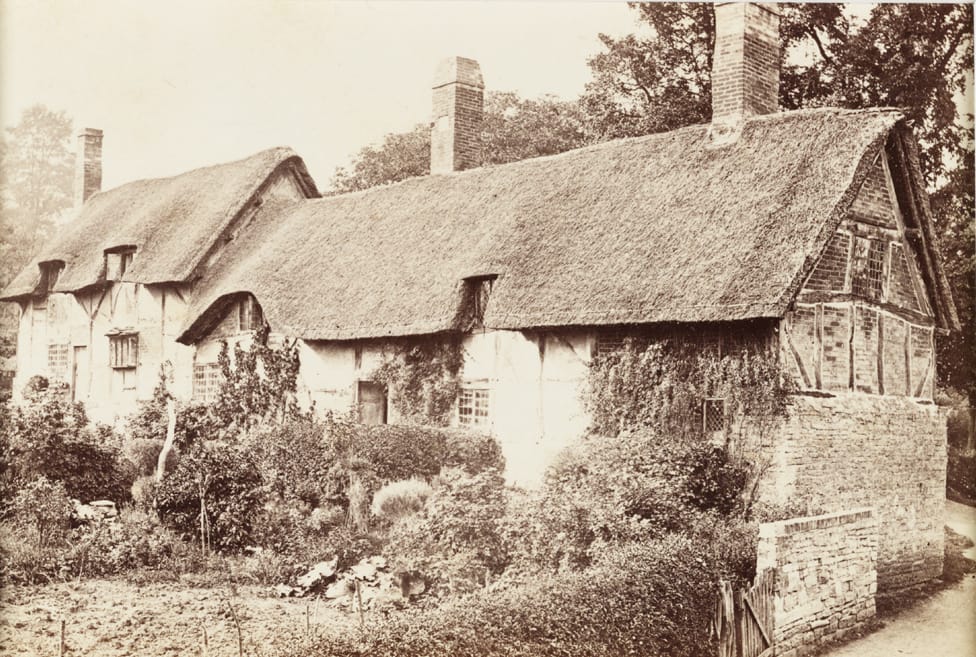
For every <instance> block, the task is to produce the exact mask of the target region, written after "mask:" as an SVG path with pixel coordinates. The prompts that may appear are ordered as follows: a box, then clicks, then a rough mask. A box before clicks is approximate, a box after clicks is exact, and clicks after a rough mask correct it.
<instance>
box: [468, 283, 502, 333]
mask: <svg viewBox="0 0 976 657" xmlns="http://www.w3.org/2000/svg"><path fill="white" fill-rule="evenodd" d="M496 278H498V275H497V274H489V275H484V276H470V277H468V278H465V279H464V285H465V287H466V288H467V289H466V294H465V297H466V299H467V303H468V308H469V309H470V318H471V322H470V327H469V328H481V327H483V326H484V325H485V311H486V310H487V309H488V300H489V298H490V297H491V290H492V288H493V287H494V285H495V279H496Z"/></svg>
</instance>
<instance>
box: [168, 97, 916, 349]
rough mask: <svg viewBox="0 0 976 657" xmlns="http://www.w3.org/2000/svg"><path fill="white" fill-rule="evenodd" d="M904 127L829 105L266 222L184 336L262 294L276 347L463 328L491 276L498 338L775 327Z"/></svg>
mask: <svg viewBox="0 0 976 657" xmlns="http://www.w3.org/2000/svg"><path fill="white" fill-rule="evenodd" d="M900 120H901V114H900V113H899V112H897V111H895V110H888V109H878V110H862V111H850V110H836V109H818V110H804V111H798V112H789V113H780V114H773V115H768V116H762V117H756V118H753V119H750V120H749V121H748V122H747V123H746V124H745V127H744V128H743V132H742V135H741V137H740V138H739V140H738V141H737V142H735V143H733V144H731V145H726V146H724V147H721V148H714V147H712V146H711V145H710V140H709V138H708V135H707V126H693V127H689V128H684V129H681V130H676V131H674V132H670V133H666V134H658V135H651V136H648V137H640V138H633V139H625V140H618V141H613V142H608V143H604V144H599V145H596V146H592V147H588V148H583V149H579V150H575V151H570V152H567V153H563V154H561V155H556V156H552V157H545V158H538V159H532V160H525V161H522V162H516V163H512V164H508V165H503V166H495V167H486V168H481V169H475V170H470V171H466V172H463V173H456V174H447V175H433V176H427V177H423V178H414V179H411V180H407V181H404V182H401V183H398V184H395V185H390V186H386V187H382V188H377V189H372V190H367V191H365V192H358V193H353V194H347V195H342V196H335V197H331V198H324V199H319V200H314V201H307V202H304V203H300V204H297V205H293V206H289V207H287V208H283V209H277V210H273V211H270V210H269V211H266V212H263V213H262V214H260V215H259V216H258V218H257V219H256V220H255V221H254V223H253V224H252V226H251V228H250V229H249V230H248V231H246V234H244V235H242V236H240V238H239V239H237V240H235V242H234V243H232V244H231V245H230V246H229V251H228V252H227V254H226V255H225V256H224V257H222V258H221V260H220V262H219V263H218V264H217V266H216V268H215V269H214V270H213V271H212V272H211V273H210V274H208V276H207V277H206V278H205V279H204V280H202V281H201V286H200V288H198V290H197V291H196V292H195V301H194V304H193V307H192V308H191V312H190V315H189V317H190V322H189V323H188V325H187V327H186V328H187V330H186V331H185V332H184V334H183V335H182V336H181V338H180V339H181V340H183V341H185V342H192V341H193V340H196V339H199V337H201V336H202V335H204V334H205V333H206V331H207V330H209V326H210V325H211V323H212V321H213V318H214V317H215V315H216V314H218V313H217V312H216V311H217V310H218V309H219V308H220V306H221V305H222V304H224V303H226V300H227V299H229V298H231V297H232V295H234V294H237V293H241V292H251V293H253V294H254V295H255V296H256V297H257V299H258V301H259V302H260V303H261V305H262V307H263V309H264V313H265V316H266V317H267V319H268V321H269V322H270V324H271V326H272V327H273V329H274V330H275V331H280V332H282V333H286V334H289V335H294V336H298V337H302V338H305V339H321V340H343V339H358V338H370V337H381V336H394V335H409V334H420V333H432V332H439V331H449V330H457V329H460V328H462V327H461V326H460V318H461V303H462V297H463V279H464V278H466V277H470V276H476V275H486V274H492V275H497V276H498V278H497V280H496V281H495V284H494V289H493V292H492V294H491V299H490V302H489V304H488V309H487V314H486V316H485V325H486V326H488V327H493V328H509V329H526V328H533V327H551V326H567V325H599V324H626V323H649V322H704V321H726V320H740V319H751V318H760V317H780V316H782V315H783V313H784V312H785V311H786V309H787V307H788V305H789V304H790V303H791V301H792V300H793V298H794V297H795V295H796V293H797V292H798V290H799V287H800V285H801V284H802V282H803V280H804V279H805V277H806V276H807V274H808V273H809V271H810V268H811V267H812V265H813V263H814V262H815V261H816V259H817V258H818V257H819V255H820V253H821V252H822V250H823V249H824V247H825V245H826V243H827V240H828V238H829V237H830V235H831V234H832V233H833V231H834V230H835V229H836V227H837V226H838V224H839V223H840V221H841V218H842V216H843V215H844V213H845V212H846V211H847V209H848V208H849V206H850V204H851V202H852V201H853V198H854V196H855V194H856V191H857V189H858V188H859V186H860V184H861V182H862V181H863V180H864V178H865V176H866V175H867V172H868V169H869V168H870V165H871V163H872V162H873V160H874V157H875V156H876V155H877V153H878V151H879V149H881V148H883V147H884V145H885V142H886V140H887V138H888V136H889V134H890V132H891V131H892V129H893V128H894V127H895V126H896V124H897V123H898V122H899V121H900Z"/></svg>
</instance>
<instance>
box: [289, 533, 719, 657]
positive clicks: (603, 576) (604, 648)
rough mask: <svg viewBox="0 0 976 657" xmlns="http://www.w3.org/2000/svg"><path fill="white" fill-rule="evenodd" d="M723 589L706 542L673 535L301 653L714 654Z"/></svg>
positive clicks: (461, 656) (457, 656)
mask: <svg viewBox="0 0 976 657" xmlns="http://www.w3.org/2000/svg"><path fill="white" fill-rule="evenodd" d="M714 595H715V586H714V584H713V579H712V574H711V573H710V572H709V570H708V568H707V567H706V559H705V558H704V556H703V554H702V552H701V549H700V548H699V547H698V546H696V544H694V543H692V542H691V541H689V540H688V539H686V538H682V537H679V536H671V537H667V538H665V539H662V540H659V541H653V542H649V543H644V544H627V545H623V546H619V547H616V548H614V549H612V550H607V551H605V552H603V553H602V554H600V555H599V557H598V559H597V560H596V563H595V565H594V566H593V567H591V568H589V569H587V570H585V571H582V572H567V573H561V574H558V575H548V576H542V577H538V578H536V579H533V580H532V581H527V582H516V583H507V584H506V583H505V582H499V583H497V584H496V585H495V586H493V587H492V588H491V589H488V590H483V591H479V592H477V593H475V594H471V595H469V596H466V597H463V598H460V599H458V600H456V601H452V602H448V603H445V604H444V605H442V606H441V607H439V608H436V609H429V610H414V611H408V612H405V613H403V614H400V615H398V616H394V617H390V618H388V619H383V620H382V621H374V622H373V623H372V624H370V625H368V626H367V628H366V630H365V631H364V632H363V633H362V635H361V637H360V636H359V635H354V634H352V633H348V634H345V635H338V636H335V637H330V638H328V639H326V640H323V641H322V642H321V643H320V644H318V645H313V646H311V647H309V648H307V649H305V650H298V651H296V652H295V653H294V654H296V655H319V654H328V655H333V656H334V657H345V656H350V657H351V656H353V655H356V656H360V655H367V656H373V655H375V656H380V655H383V656H401V657H413V656H418V657H419V656H421V655H424V656H426V655H452V656H454V657H469V656H470V657H475V656H478V657H491V656H495V655H498V656H502V655H504V656H506V657H515V656H526V657H528V656H530V655H531V656H533V657H540V656H541V657H544V656H548V655H552V656H555V655H559V656H561V657H576V656H580V657H582V656H587V657H591V656H600V657H610V656H611V655H613V656H616V655H632V654H638V655H669V656H671V657H692V656H698V655H708V654H713V652H714V646H713V644H712V641H711V640H710V639H709V631H708V627H709V621H710V619H711V616H712V612H713V608H714V601H715V598H714ZM360 638H361V639H362V644H361V643H360Z"/></svg>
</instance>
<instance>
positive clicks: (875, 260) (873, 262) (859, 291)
mask: <svg viewBox="0 0 976 657" xmlns="http://www.w3.org/2000/svg"><path fill="white" fill-rule="evenodd" d="M884 261H885V243H884V242H882V241H881V240H875V239H870V238H867V237H857V238H855V240H854V252H853V254H852V257H851V292H853V293H854V294H856V295H858V296H861V297H866V298H868V299H875V300H881V295H882V283H883V281H884Z"/></svg>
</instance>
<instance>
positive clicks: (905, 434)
mask: <svg viewBox="0 0 976 657" xmlns="http://www.w3.org/2000/svg"><path fill="white" fill-rule="evenodd" d="M945 427H946V423H945V414H944V412H943V411H941V410H940V409H939V408H938V407H936V406H934V405H932V404H929V403H921V402H916V401H913V400H912V399H910V398H906V397H890V396H878V395H865V394H858V393H847V394H842V395H837V396H831V397H813V396H805V395H798V396H795V397H793V398H791V402H790V409H789V418H788V420H787V421H786V424H785V426H784V428H783V430H782V432H781V433H780V435H779V438H778V440H777V442H776V444H775V445H774V447H773V449H774V454H772V456H771V457H770V458H771V461H770V464H769V470H768V471H767V472H766V473H765V475H764V477H763V480H762V481H761V495H762V497H763V498H765V499H767V500H770V501H775V502H777V503H780V504H787V503H789V504H790V505H792V506H794V507H796V506H800V507H801V508H806V509H807V510H808V512H813V513H825V512H833V511H840V510H843V509H851V508H856V507H873V508H874V510H875V516H876V519H877V522H878V525H879V537H880V542H879V546H878V587H879V588H880V589H881V590H882V591H891V590H896V589H899V588H903V587H905V586H910V585H912V584H916V583H918V582H922V581H926V580H929V579H933V578H935V577H938V576H940V575H941V574H942V559H943V531H944V530H943V524H944V514H945V476H946V428H945Z"/></svg>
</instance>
